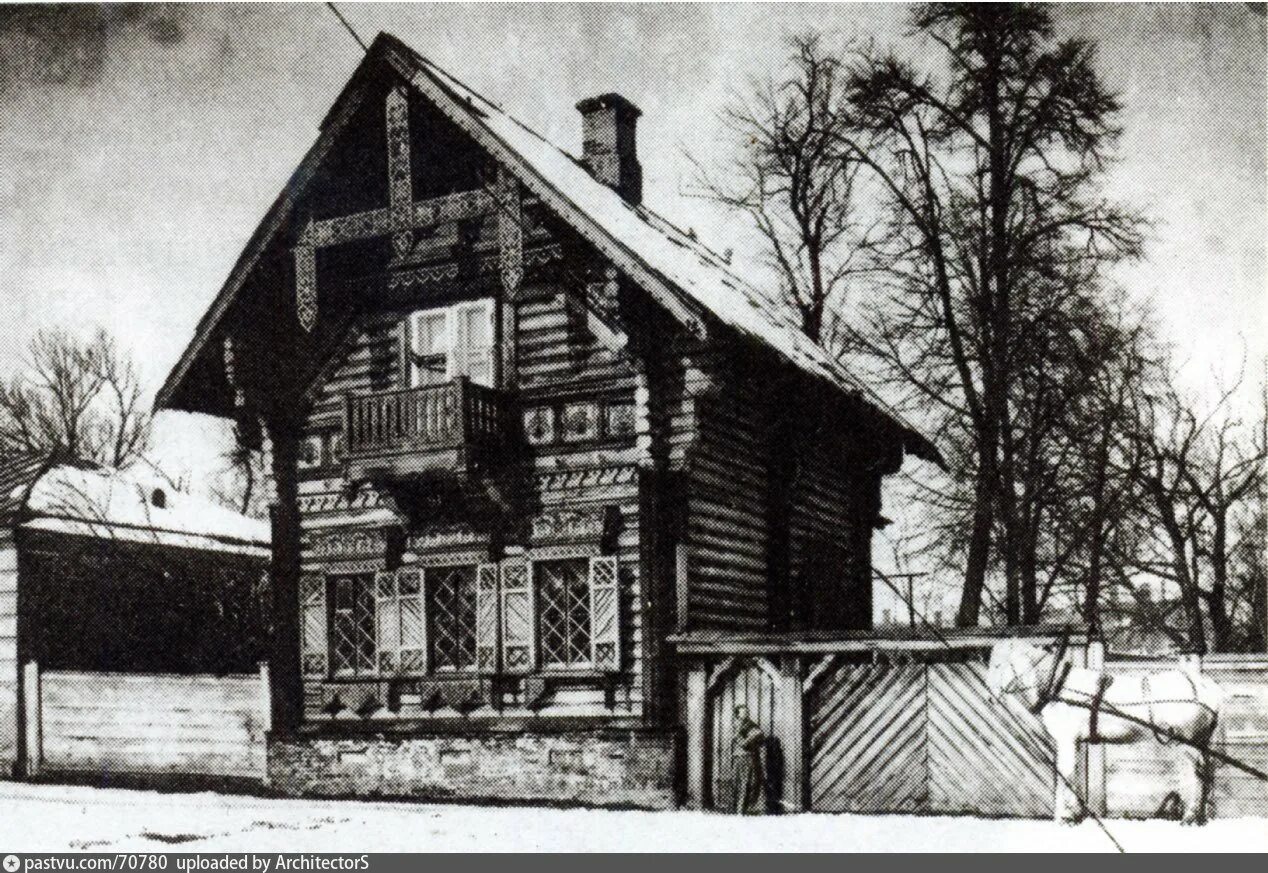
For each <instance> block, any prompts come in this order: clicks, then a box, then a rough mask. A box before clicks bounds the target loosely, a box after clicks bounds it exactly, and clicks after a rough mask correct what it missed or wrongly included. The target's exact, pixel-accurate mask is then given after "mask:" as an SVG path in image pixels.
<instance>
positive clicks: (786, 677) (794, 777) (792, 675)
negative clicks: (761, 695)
mask: <svg viewBox="0 0 1268 873" xmlns="http://www.w3.org/2000/svg"><path fill="white" fill-rule="evenodd" d="M805 700H806V696H805V694H803V693H802V687H801V659H800V658H798V657H797V656H795V655H790V656H788V657H785V658H782V659H780V663H779V684H778V688H777V689H776V692H775V722H776V724H775V729H776V731H777V735H778V737H779V745H780V748H781V749H782V750H783V753H784V784H783V798H782V799H783V808H784V812H802V811H803V810H804V809H805V808H806V704H805Z"/></svg>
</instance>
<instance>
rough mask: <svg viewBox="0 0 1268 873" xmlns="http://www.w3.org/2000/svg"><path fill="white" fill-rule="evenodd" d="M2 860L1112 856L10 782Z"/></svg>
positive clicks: (1195, 840) (960, 840)
mask: <svg viewBox="0 0 1268 873" xmlns="http://www.w3.org/2000/svg"><path fill="white" fill-rule="evenodd" d="M0 811H2V813H0V852H36V851H43V852H47V851H60V850H67V849H70V850H81V851H88V852H114V851H150V852H153V851H180V852H223V851H243V852H247V851H250V852H283V851H284V852H336V851H338V852H361V851H393V852H401V851H459V852H470V851H533V850H547V851H549V850H554V851H570V850H581V851H607V850H625V851H681V850H695V851H746V852H752V851H833V852H861V851H872V852H886V851H919V850H922V849H926V850H930V851H983V850H998V851H1023V852H1024V851H1037V850H1042V851H1045V852H1047V851H1053V850H1054V849H1053V847H1060V849H1062V850H1065V851H1070V852H1076V851H1080V852H1099V851H1112V850H1113V847H1112V845H1111V844H1110V842H1109V841H1108V840H1107V839H1106V837H1105V835H1104V834H1103V833H1102V832H1101V831H1100V830H1099V829H1098V828H1097V826H1096V825H1095V824H1094V823H1092V822H1083V823H1082V824H1079V825H1076V826H1067V825H1058V824H1054V823H1052V822H1049V821H1032V820H1026V821H1018V820H1007V819H974V818H960V817H946V816H929V817H913V816H898V815H895V816H859V815H815V814H805V815H797V816H782V817H770V818H737V817H734V816H726V815H716V814H709V813H699V812H686V811H681V812H612V811H600V810H585V809H572V810H564V809H546V808H537V807H517V808H508V807H481V806H459V805H438V804H409V803H371V802H359V801H309V800H284V799H272V798H259V797H243V796H231V795H219V794H156V793H153V792H144V791H123V790H117V789H96V788H85V787H67V786H53V785H24V784H19V783H5V784H0ZM1106 824H1107V826H1108V827H1109V828H1110V830H1111V831H1112V832H1113V834H1114V836H1115V837H1116V838H1117V839H1118V841H1119V842H1120V843H1122V844H1123V846H1124V848H1125V849H1126V850H1127V851H1129V852H1131V851H1142V852H1143V851H1153V852H1186V851H1202V852H1212V851H1238V850H1240V851H1247V850H1254V849H1256V848H1259V849H1263V848H1265V847H1268V818H1257V819H1234V820H1225V821H1216V822H1213V823H1211V824H1209V825H1207V826H1206V827H1202V828H1195V827H1182V826H1180V825H1179V824H1176V823H1173V822H1163V821H1122V820H1112V821H1109V822H1107V823H1106Z"/></svg>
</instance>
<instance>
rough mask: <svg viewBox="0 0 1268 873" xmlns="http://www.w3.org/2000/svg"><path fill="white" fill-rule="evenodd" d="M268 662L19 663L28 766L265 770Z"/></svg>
mask: <svg viewBox="0 0 1268 873" xmlns="http://www.w3.org/2000/svg"><path fill="white" fill-rule="evenodd" d="M267 671H268V668H267V665H263V664H262V665H261V667H260V673H259V674H246V675H230V676H210V675H206V676H203V675H198V676H181V675H160V674H131V673H97V672H70V671H53V670H50V671H47V672H41V671H40V669H39V668H38V666H37V665H36V664H34V663H29V664H27V665H25V668H24V673H23V697H24V710H25V737H24V739H25V742H24V758H25V770H26V773H27V775H28V776H38V775H41V774H49V773H78V774H88V773H92V774H100V775H103V776H105V775H145V776H159V775H163V776H199V777H232V778H248V779H263V778H264V775H265V734H266V733H267V731H268V729H269V723H270V716H269V697H268V694H269V691H268V689H269V683H268V672H267Z"/></svg>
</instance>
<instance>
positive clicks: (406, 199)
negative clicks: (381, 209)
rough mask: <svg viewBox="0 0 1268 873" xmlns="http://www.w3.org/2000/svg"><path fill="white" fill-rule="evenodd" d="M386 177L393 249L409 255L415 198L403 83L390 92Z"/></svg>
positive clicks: (387, 112) (397, 254)
mask: <svg viewBox="0 0 1268 873" xmlns="http://www.w3.org/2000/svg"><path fill="white" fill-rule="evenodd" d="M385 116H386V122H387V178H388V203H389V204H390V205H389V208H390V210H391V213H392V225H393V227H394V228H396V232H395V233H394V234H392V251H393V252H394V253H395V255H396V257H397V258H405V257H408V256H409V253H410V248H411V246H412V244H413V234H412V233H410V231H409V230H408V224H409V219H410V211H411V210H410V204H411V203H412V202H413V199H414V184H413V178H412V176H411V175H410V155H409V151H410V140H409V97H408V96H407V95H406V92H405V89H404V88H403V87H401V86H399V85H398V86H396V87H394V88H393V89H392V90H391V91H389V92H388V95H387V106H386V112H385Z"/></svg>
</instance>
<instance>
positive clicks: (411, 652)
mask: <svg viewBox="0 0 1268 873" xmlns="http://www.w3.org/2000/svg"><path fill="white" fill-rule="evenodd" d="M396 590H397V597H398V598H399V604H400V619H399V620H400V629H401V649H400V659H399V660H398V662H397V669H398V670H399V671H400V672H401V673H425V672H427V613H426V607H425V606H424V603H425V599H424V597H423V571H422V569H421V568H419V567H402V568H401V569H399V570H397V571H396Z"/></svg>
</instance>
